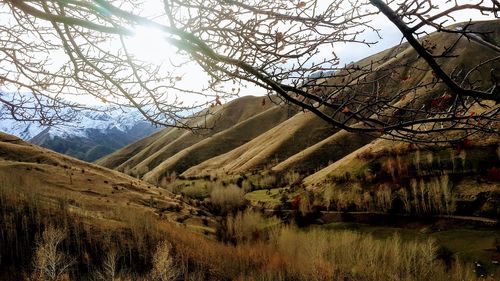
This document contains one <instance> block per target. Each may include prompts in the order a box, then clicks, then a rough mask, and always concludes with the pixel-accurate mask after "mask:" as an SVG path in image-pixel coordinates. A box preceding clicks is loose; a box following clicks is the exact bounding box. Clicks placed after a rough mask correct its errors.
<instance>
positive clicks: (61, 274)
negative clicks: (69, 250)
mask: <svg viewBox="0 0 500 281" xmlns="http://www.w3.org/2000/svg"><path fill="white" fill-rule="evenodd" d="M65 238H66V234H65V233H64V231H62V230H60V229H56V228H54V227H52V226H49V227H47V229H45V231H44V232H43V234H42V237H41V239H40V241H39V242H38V243H37V247H36V251H35V255H34V260H33V265H34V269H35V270H34V272H33V276H32V278H31V280H34V281H38V280H44V281H61V280H68V278H67V273H68V270H69V268H70V267H71V266H72V265H73V264H74V260H73V259H71V258H69V257H67V256H66V255H65V254H64V253H61V251H60V249H59V246H60V244H61V243H62V242H63V240H64V239H65Z"/></svg>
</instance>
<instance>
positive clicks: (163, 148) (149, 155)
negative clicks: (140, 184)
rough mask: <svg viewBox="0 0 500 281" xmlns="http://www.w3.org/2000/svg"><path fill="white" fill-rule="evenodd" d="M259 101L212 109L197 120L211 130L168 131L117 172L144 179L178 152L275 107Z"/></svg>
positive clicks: (245, 99)
mask: <svg viewBox="0 0 500 281" xmlns="http://www.w3.org/2000/svg"><path fill="white" fill-rule="evenodd" d="M262 99H263V98H262V97H252V96H245V97H242V98H239V99H236V100H234V101H231V102H230V103H228V104H225V105H223V106H222V107H217V108H215V109H212V111H211V113H210V114H209V115H207V116H202V117H200V118H198V119H199V120H197V124H199V125H200V126H206V127H209V128H211V127H213V128H212V129H207V130H204V131H201V132H200V131H197V132H191V131H186V130H181V129H172V130H169V131H168V132H167V133H166V135H164V136H162V137H161V139H157V140H155V141H154V142H153V143H152V144H151V145H149V146H148V147H146V148H145V149H143V150H142V151H141V152H139V153H138V154H137V155H135V156H133V157H132V158H130V159H129V160H128V161H126V162H124V163H122V164H121V165H120V166H118V167H117V169H118V170H120V171H125V172H127V173H128V174H132V175H135V176H137V175H138V176H143V175H144V174H146V173H147V172H149V171H150V170H152V169H154V168H155V167H156V166H158V165H159V164H160V163H162V162H163V161H164V160H165V159H167V158H169V157H171V156H172V155H174V154H176V153H177V152H179V151H181V150H183V149H185V148H187V147H189V146H191V145H194V144H196V143H198V142H200V141H202V140H204V139H206V138H208V137H210V136H213V135H214V134H216V133H218V132H221V131H223V130H226V129H228V128H231V127H232V126H234V125H236V124H238V123H240V122H242V121H244V120H246V119H248V118H250V117H252V116H254V115H256V114H259V113H260V112H263V111H265V110H267V109H269V108H271V107H276V106H277V105H275V104H274V103H272V102H270V101H269V100H268V99H267V98H266V99H267V102H266V104H265V105H262Z"/></svg>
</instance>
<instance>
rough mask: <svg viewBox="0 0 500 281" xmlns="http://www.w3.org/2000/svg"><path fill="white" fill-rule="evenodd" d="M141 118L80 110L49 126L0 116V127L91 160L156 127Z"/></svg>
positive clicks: (149, 132) (129, 113) (132, 114)
mask: <svg viewBox="0 0 500 281" xmlns="http://www.w3.org/2000/svg"><path fill="white" fill-rule="evenodd" d="M4 116H5V115H4ZM143 120H144V119H143V118H142V117H141V115H140V113H139V112H137V111H130V112H124V111H122V110H119V109H116V110H111V111H107V112H96V111H80V112H78V113H77V117H76V118H75V120H74V121H72V122H69V123H65V124H63V125H56V126H50V127H47V126H42V125H40V124H39V123H35V122H19V121H15V120H11V119H6V118H2V119H0V131H3V132H6V133H9V134H12V135H16V136H18V137H20V138H22V139H24V140H27V141H30V142H32V143H34V144H37V145H40V146H43V147H46V148H49V149H52V150H55V151H57V152H60V153H64V154H68V155H71V156H74V157H77V158H80V159H82V160H86V161H94V160H96V159H98V158H100V157H102V156H104V155H106V154H108V153H111V152H113V151H115V150H117V149H119V148H121V147H123V146H125V145H127V144H129V143H131V142H134V141H136V140H138V139H141V138H144V137H146V136H148V135H150V134H152V133H153V132H155V131H156V130H157V129H158V128H156V127H155V126H153V125H151V124H150V123H148V122H145V121H143Z"/></svg>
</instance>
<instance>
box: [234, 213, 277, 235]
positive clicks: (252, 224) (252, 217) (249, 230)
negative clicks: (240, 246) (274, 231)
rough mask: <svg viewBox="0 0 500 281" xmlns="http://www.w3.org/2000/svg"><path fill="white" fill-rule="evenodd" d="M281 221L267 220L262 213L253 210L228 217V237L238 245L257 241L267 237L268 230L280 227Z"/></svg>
mask: <svg viewBox="0 0 500 281" xmlns="http://www.w3.org/2000/svg"><path fill="white" fill-rule="evenodd" d="M279 223H280V220H279V219H277V218H275V217H272V218H266V217H264V216H263V215H262V214H261V213H259V212H256V211H254V210H252V209H247V210H245V211H244V212H238V213H237V214H235V215H230V216H228V218H227V220H226V228H227V236H228V237H231V238H233V239H234V241H235V242H236V243H244V242H250V241H254V240H257V239H259V238H262V237H263V236H267V235H265V231H266V228H269V227H271V226H276V225H279Z"/></svg>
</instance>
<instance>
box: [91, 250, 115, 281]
mask: <svg viewBox="0 0 500 281" xmlns="http://www.w3.org/2000/svg"><path fill="white" fill-rule="evenodd" d="M118 258H119V256H118V252H117V251H116V250H115V249H111V250H108V252H107V253H106V256H105V257H104V259H103V261H102V265H101V270H99V271H96V272H95V273H94V280H96V281H97V280H99V281H115V280H119V279H118V277H117V276H118Z"/></svg>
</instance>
